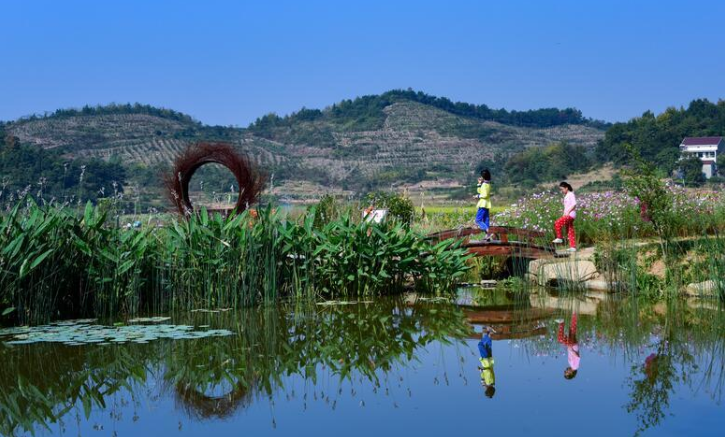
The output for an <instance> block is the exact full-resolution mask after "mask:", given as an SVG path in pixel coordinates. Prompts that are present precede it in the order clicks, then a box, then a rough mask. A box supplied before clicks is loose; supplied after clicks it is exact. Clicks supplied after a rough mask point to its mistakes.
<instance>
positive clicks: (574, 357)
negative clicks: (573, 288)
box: [558, 313, 581, 379]
mask: <svg viewBox="0 0 725 437" xmlns="http://www.w3.org/2000/svg"><path fill="white" fill-rule="evenodd" d="M576 319H577V317H576V313H573V314H572V315H571V323H570V324H569V334H568V335H564V321H563V320H562V321H560V322H559V335H558V341H559V343H561V344H563V345H566V351H567V355H568V357H567V358H568V361H569V367H567V368H566V370H564V378H566V379H572V378H574V377H575V376H576V373H577V371H578V370H579V360H580V358H581V356H580V355H579V343H578V342H577V340H576V322H577V320H576Z"/></svg>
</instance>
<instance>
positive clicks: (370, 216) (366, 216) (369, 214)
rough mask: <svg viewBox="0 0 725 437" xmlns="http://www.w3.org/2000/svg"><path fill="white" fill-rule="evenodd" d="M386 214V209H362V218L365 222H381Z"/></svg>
mask: <svg viewBox="0 0 725 437" xmlns="http://www.w3.org/2000/svg"><path fill="white" fill-rule="evenodd" d="M387 215H388V210H387V209H374V210H372V211H370V210H365V211H363V215H362V217H363V220H365V223H382V222H383V220H385V217H386V216H387Z"/></svg>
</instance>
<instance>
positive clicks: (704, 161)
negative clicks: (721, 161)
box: [702, 159, 715, 165]
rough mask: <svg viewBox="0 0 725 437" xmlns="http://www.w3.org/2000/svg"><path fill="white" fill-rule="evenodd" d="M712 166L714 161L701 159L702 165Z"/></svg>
mask: <svg viewBox="0 0 725 437" xmlns="http://www.w3.org/2000/svg"><path fill="white" fill-rule="evenodd" d="M713 164H715V161H712V160H710V159H703V160H702V165H713Z"/></svg>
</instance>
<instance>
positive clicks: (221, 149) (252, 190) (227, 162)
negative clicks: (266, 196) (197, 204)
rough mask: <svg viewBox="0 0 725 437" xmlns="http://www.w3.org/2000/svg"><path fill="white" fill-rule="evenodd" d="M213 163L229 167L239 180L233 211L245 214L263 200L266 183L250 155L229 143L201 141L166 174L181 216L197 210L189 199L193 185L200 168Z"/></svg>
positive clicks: (183, 154) (172, 197)
mask: <svg viewBox="0 0 725 437" xmlns="http://www.w3.org/2000/svg"><path fill="white" fill-rule="evenodd" d="M212 163H213V164H219V165H222V166H224V167H226V168H228V169H229V171H231V172H232V174H233V175H234V178H235V179H236V180H237V184H238V185H239V196H238V197H237V202H236V204H235V205H234V208H233V209H232V212H236V213H240V212H242V211H244V210H245V209H247V208H248V207H249V205H251V204H253V203H254V202H256V201H257V199H258V198H259V193H261V191H262V189H263V188H264V182H263V179H262V176H261V175H260V174H259V172H257V171H256V169H255V168H254V166H253V165H252V164H251V163H250V161H249V159H248V158H247V157H246V156H244V155H242V154H240V153H239V152H237V150H235V149H234V147H233V146H232V145H231V144H228V143H210V142H199V143H195V144H192V145H191V146H189V147H187V148H186V150H185V151H184V152H183V153H182V154H181V155H179V156H177V157H176V159H175V160H174V166H173V168H172V170H171V171H170V172H169V173H166V174H165V175H164V185H165V186H166V189H167V192H168V194H169V198H170V199H171V201H172V202H173V203H174V205H176V209H178V211H179V214H181V215H183V216H186V217H188V216H190V215H191V213H192V212H193V211H194V206H193V205H192V204H191V200H190V199H189V183H190V182H191V178H192V176H194V173H195V172H196V171H197V170H198V169H199V167H201V166H202V165H204V164H212Z"/></svg>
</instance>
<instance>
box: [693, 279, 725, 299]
mask: <svg viewBox="0 0 725 437" xmlns="http://www.w3.org/2000/svg"><path fill="white" fill-rule="evenodd" d="M721 290H725V283H720V284H718V283H717V282H715V281H714V280H712V279H710V280H709V281H704V282H697V283H692V284H687V287H686V288H685V294H687V295H688V296H692V297H717V296H718V295H719V294H720V291H721Z"/></svg>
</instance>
